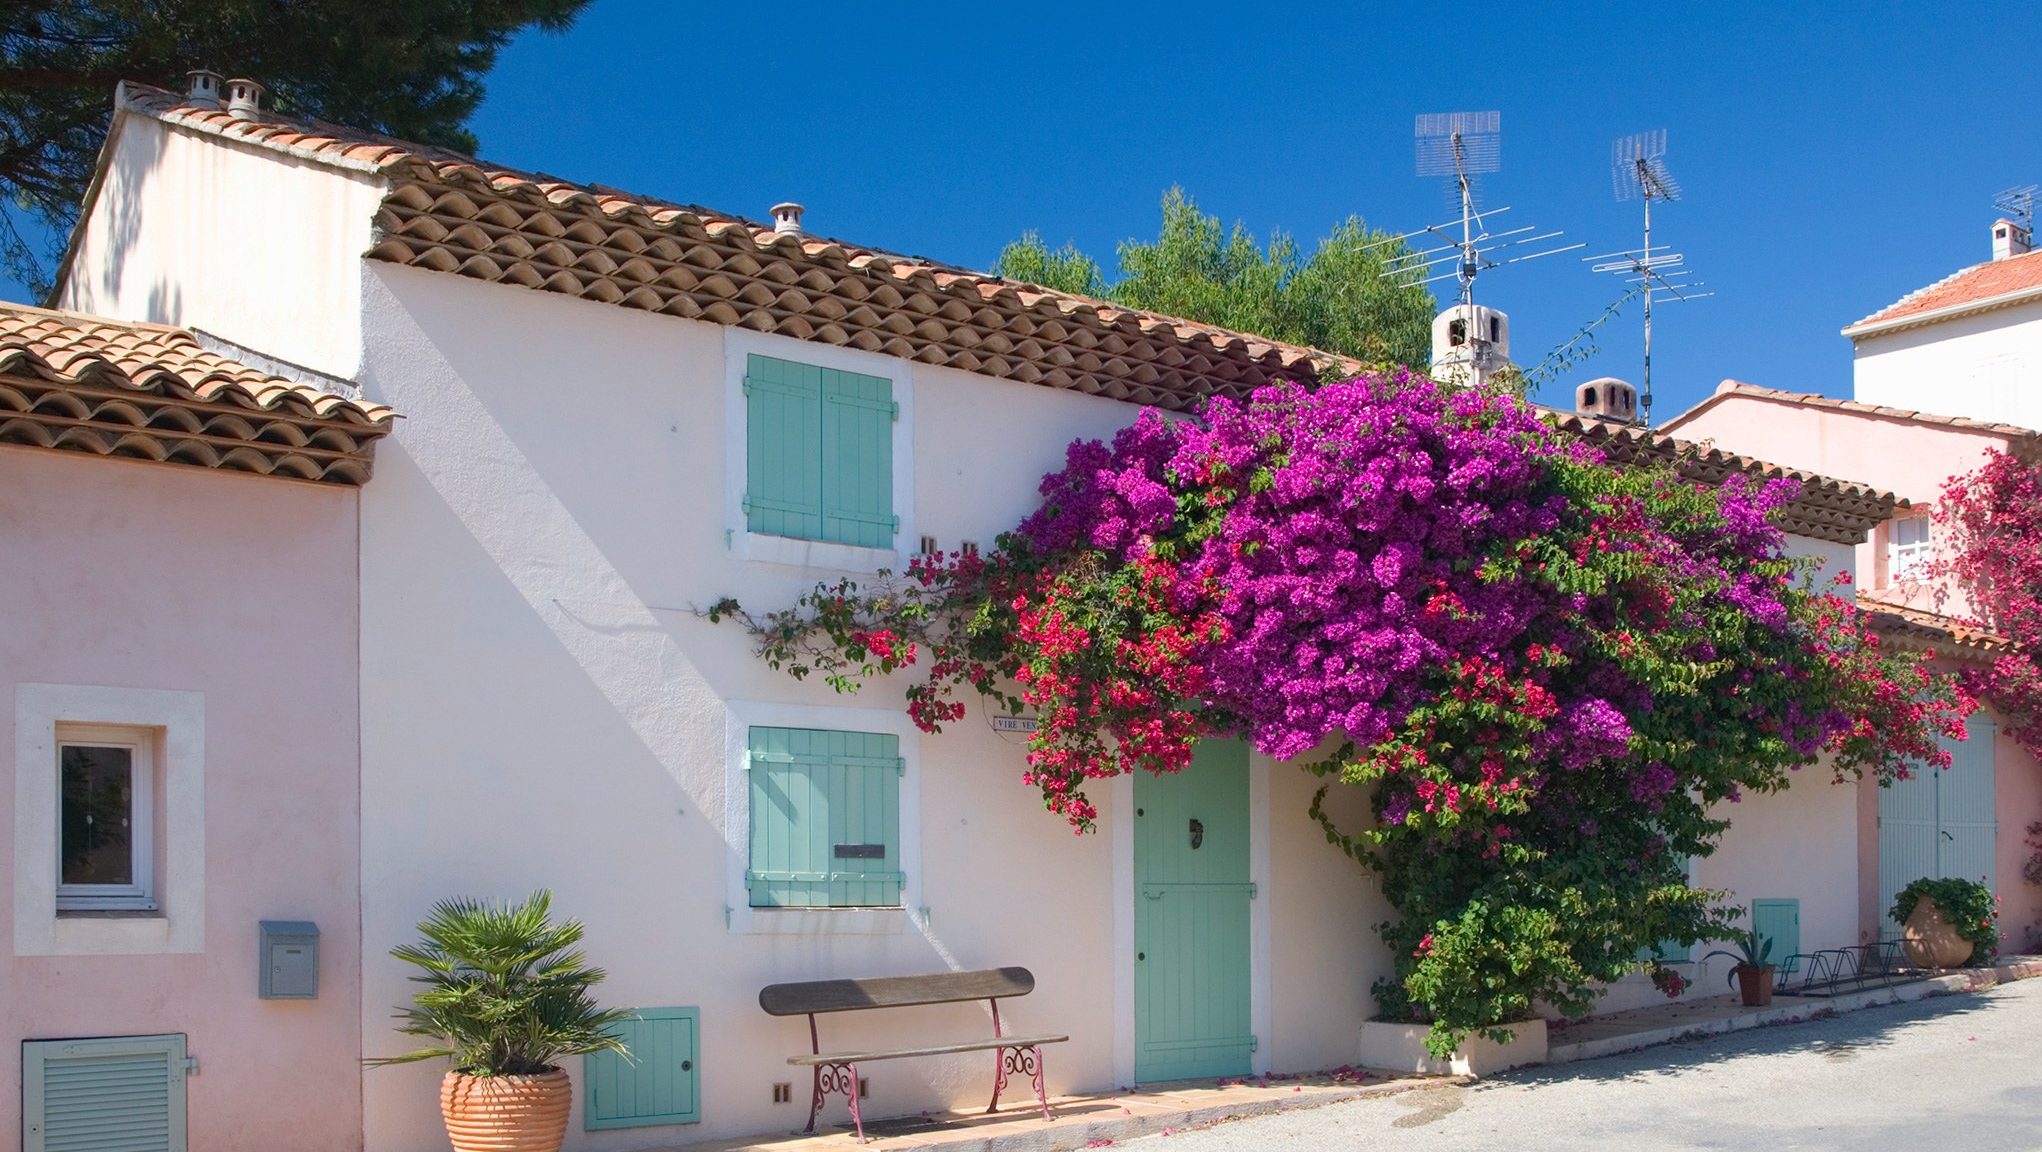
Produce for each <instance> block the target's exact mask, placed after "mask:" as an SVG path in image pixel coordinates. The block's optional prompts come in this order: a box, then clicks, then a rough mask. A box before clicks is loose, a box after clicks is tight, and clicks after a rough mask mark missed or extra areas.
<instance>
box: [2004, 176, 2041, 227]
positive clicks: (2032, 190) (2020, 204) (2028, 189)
mask: <svg viewBox="0 0 2042 1152" xmlns="http://www.w3.org/2000/svg"><path fill="white" fill-rule="evenodd" d="M2037 194H2042V185H2036V184H2023V185H2021V186H2020V187H2018V188H2009V189H2007V190H2006V191H2004V192H2002V193H2000V194H1999V195H1997V196H1994V197H1993V198H1992V206H1993V207H1994V208H1997V209H1999V210H2000V211H2002V212H2004V213H2006V214H2007V218H2008V219H2010V220H2012V221H2013V222H2014V223H2016V224H2019V225H2020V226H2021V230H2022V231H2024V232H2027V233H2029V234H2030V235H2033V234H2034V231H2035V197H2036V195H2037Z"/></svg>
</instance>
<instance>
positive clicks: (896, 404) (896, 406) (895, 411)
mask: <svg viewBox="0 0 2042 1152" xmlns="http://www.w3.org/2000/svg"><path fill="white" fill-rule="evenodd" d="M886 414H887V415H888V416H890V417H892V418H893V419H894V420H895V421H898V420H899V419H900V401H898V400H895V401H893V402H892V403H890V404H888V405H887V406H886Z"/></svg>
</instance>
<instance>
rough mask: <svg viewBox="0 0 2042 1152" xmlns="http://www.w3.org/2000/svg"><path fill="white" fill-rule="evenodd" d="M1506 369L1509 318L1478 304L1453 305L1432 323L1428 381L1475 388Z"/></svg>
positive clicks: (1493, 309) (1508, 349)
mask: <svg viewBox="0 0 2042 1152" xmlns="http://www.w3.org/2000/svg"><path fill="white" fill-rule="evenodd" d="M1508 367H1510V317H1508V316H1505V315H1504V314H1503V313H1502V312H1500V311H1498V310H1497V309H1495V308H1489V307H1486V306H1484V305H1481V304H1455V305H1452V306H1450V307H1448V308H1447V309H1446V310H1445V311H1443V312H1441V313H1440V314H1439V315H1438V316H1435V317H1433V319H1432V378H1433V379H1434V380H1437V381H1439V382H1440V383H1442V384H1454V385H1459V386H1463V387H1470V388H1479V387H1481V386H1482V385H1484V384H1487V383H1488V382H1489V378H1490V377H1491V376H1494V375H1495V374H1496V373H1498V372H1501V371H1503V370H1504V369H1505V368H1508Z"/></svg>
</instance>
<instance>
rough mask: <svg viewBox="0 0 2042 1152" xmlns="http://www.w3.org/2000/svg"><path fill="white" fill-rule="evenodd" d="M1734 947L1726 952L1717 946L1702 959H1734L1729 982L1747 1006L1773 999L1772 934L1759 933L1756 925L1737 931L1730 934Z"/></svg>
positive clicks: (1762, 1004) (1760, 1004) (1765, 1003)
mask: <svg viewBox="0 0 2042 1152" xmlns="http://www.w3.org/2000/svg"><path fill="white" fill-rule="evenodd" d="M1733 941H1734V942H1735V943H1736V945H1737V951H1735V952H1725V951H1723V950H1722V949H1720V948H1718V949H1716V950H1715V951H1713V952H1710V953H1709V954H1708V955H1707V956H1704V957H1702V960H1703V962H1705V963H1706V962H1707V961H1709V960H1710V959H1712V958H1714V957H1717V956H1721V957H1723V958H1724V959H1726V960H1729V961H1732V962H1733V965H1734V966H1733V967H1732V968H1731V969H1730V983H1731V984H1732V985H1733V986H1735V987H1736V989H1737V993H1738V995H1739V996H1741V997H1742V998H1743V1000H1744V1006H1745V1007H1746V1008H1763V1007H1765V1006H1766V1005H1768V1004H1771V1003H1772V1002H1773V965H1772V964H1771V960H1772V957H1773V938H1772V937H1770V936H1760V935H1759V934H1758V930H1757V929H1755V928H1754V929H1751V930H1750V931H1747V932H1742V933H1739V934H1738V935H1737V936H1735V937H1733Z"/></svg>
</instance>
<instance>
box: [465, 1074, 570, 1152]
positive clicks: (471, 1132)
mask: <svg viewBox="0 0 2042 1152" xmlns="http://www.w3.org/2000/svg"><path fill="white" fill-rule="evenodd" d="M573 1103H574V1089H573V1086H572V1085H571V1084H570V1083H569V1082H568V1079H567V1073H566V1072H564V1071H562V1070H560V1069H558V1068H555V1069H553V1070H551V1071H549V1072H541V1073H539V1074H537V1075H532V1076H470V1075H468V1074H467V1073H465V1072H449V1073H447V1078H446V1079H445V1080H442V1081H441V1082H440V1115H441V1116H442V1117H444V1118H445V1119H446V1121H447V1136H448V1138H449V1139H451V1140H452V1141H453V1142H454V1152H560V1145H561V1142H562V1141H564V1140H566V1139H567V1113H568V1109H569V1108H570V1107H571V1106H572V1105H573Z"/></svg>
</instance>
